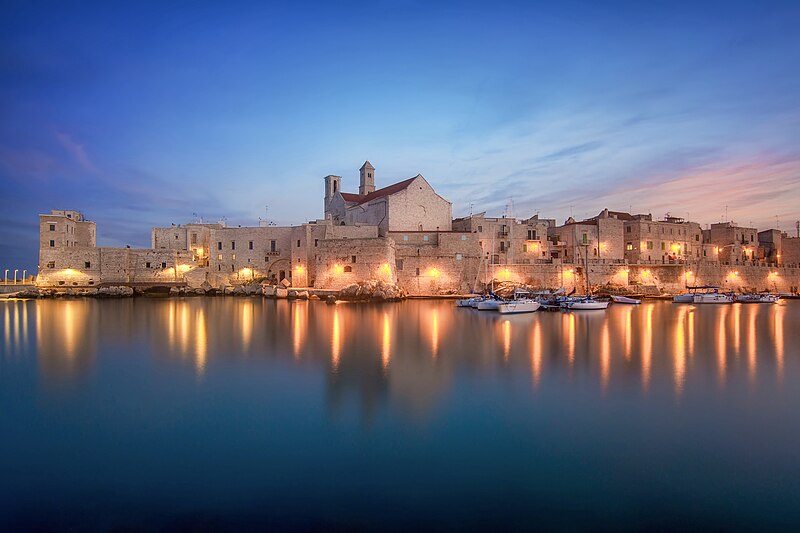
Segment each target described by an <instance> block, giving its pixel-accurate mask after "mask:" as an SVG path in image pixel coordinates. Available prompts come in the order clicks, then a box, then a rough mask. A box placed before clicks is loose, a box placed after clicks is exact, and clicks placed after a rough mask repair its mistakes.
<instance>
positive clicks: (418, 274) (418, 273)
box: [417, 267, 419, 276]
mask: <svg viewBox="0 0 800 533" xmlns="http://www.w3.org/2000/svg"><path fill="white" fill-rule="evenodd" d="M417 276H419V267H417Z"/></svg>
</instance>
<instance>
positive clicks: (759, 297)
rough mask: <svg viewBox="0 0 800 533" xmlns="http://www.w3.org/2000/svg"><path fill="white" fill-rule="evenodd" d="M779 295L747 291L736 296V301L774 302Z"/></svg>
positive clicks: (749, 302)
mask: <svg viewBox="0 0 800 533" xmlns="http://www.w3.org/2000/svg"><path fill="white" fill-rule="evenodd" d="M780 299H781V297H780V295H779V294H770V293H760V294H759V293H748V294H739V295H737V296H736V301H737V302H739V303H743V304H775V303H778V300H780Z"/></svg>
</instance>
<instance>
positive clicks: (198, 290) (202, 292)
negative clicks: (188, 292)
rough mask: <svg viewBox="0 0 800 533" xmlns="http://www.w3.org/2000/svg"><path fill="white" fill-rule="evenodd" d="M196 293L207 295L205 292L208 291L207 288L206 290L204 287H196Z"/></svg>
mask: <svg viewBox="0 0 800 533" xmlns="http://www.w3.org/2000/svg"><path fill="white" fill-rule="evenodd" d="M194 293H195V294H196V295H198V296H203V295H205V293H206V290H205V289H202V288H197V289H194Z"/></svg>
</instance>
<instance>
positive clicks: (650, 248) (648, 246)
mask: <svg viewBox="0 0 800 533" xmlns="http://www.w3.org/2000/svg"><path fill="white" fill-rule="evenodd" d="M647 249H648V250H652V249H653V241H647Z"/></svg>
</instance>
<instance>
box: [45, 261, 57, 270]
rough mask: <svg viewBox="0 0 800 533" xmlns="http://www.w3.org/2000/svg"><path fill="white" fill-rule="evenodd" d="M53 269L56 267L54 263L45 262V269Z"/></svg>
mask: <svg viewBox="0 0 800 533" xmlns="http://www.w3.org/2000/svg"><path fill="white" fill-rule="evenodd" d="M55 267H56V262H55V261H48V262H47V268H55Z"/></svg>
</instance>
